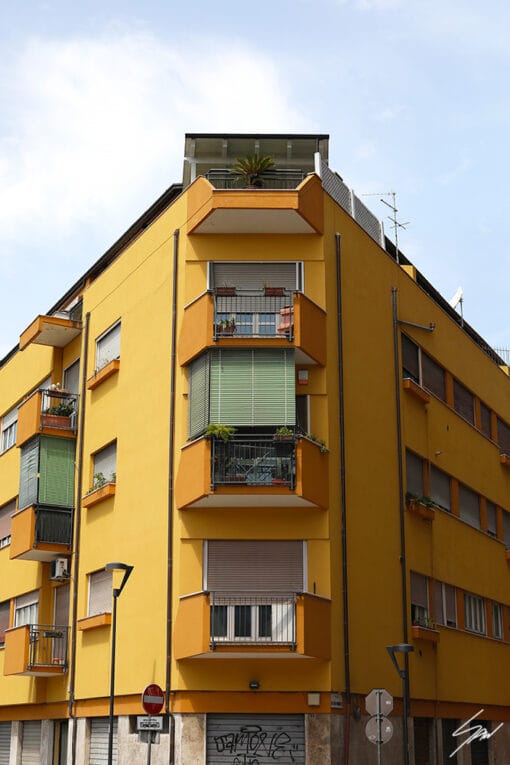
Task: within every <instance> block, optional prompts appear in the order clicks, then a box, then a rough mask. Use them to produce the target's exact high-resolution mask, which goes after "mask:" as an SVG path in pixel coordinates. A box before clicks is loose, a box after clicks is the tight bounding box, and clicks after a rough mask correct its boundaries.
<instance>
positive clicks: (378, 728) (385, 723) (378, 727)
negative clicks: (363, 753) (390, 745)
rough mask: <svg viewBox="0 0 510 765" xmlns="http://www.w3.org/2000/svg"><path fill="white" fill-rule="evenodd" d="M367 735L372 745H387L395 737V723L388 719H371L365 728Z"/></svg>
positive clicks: (376, 717)
mask: <svg viewBox="0 0 510 765" xmlns="http://www.w3.org/2000/svg"><path fill="white" fill-rule="evenodd" d="M365 734H366V737H367V738H368V740H369V741H371V742H372V744H386V743H387V742H388V741H389V740H390V738H391V737H392V736H393V723H392V722H391V720H388V719H387V718H386V717H382V718H381V717H378V716H377V715H376V716H375V717H371V718H370V720H369V721H368V722H367V724H366V726H365Z"/></svg>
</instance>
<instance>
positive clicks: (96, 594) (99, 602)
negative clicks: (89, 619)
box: [87, 569, 112, 616]
mask: <svg viewBox="0 0 510 765" xmlns="http://www.w3.org/2000/svg"><path fill="white" fill-rule="evenodd" d="M111 610H112V572H111V571H105V570H104V569H101V571H95V572H94V573H93V574H89V603H88V610H87V614H88V616H96V615H97V614H108V613H111Z"/></svg>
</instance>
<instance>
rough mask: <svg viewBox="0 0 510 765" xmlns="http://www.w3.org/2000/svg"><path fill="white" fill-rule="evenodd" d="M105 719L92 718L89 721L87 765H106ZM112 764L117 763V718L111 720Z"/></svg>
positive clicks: (106, 719) (106, 731) (106, 730)
mask: <svg viewBox="0 0 510 765" xmlns="http://www.w3.org/2000/svg"><path fill="white" fill-rule="evenodd" d="M108 731H109V720H108V718H107V717H93V718H92V720H91V721H90V750H89V765H105V764H106V765H107V763H108ZM113 762H114V763H116V762H117V718H114V720H113Z"/></svg>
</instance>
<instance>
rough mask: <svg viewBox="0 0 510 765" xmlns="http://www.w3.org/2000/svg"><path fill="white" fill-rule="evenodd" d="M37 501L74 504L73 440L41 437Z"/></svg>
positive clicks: (59, 504) (61, 505) (65, 505)
mask: <svg viewBox="0 0 510 765" xmlns="http://www.w3.org/2000/svg"><path fill="white" fill-rule="evenodd" d="M40 451H41V456H40V462H39V464H40V467H39V472H40V478H39V502H40V503H41V504H43V505H57V506H59V507H73V505H74V441H72V440H71V439H69V438H45V437H41V447H40Z"/></svg>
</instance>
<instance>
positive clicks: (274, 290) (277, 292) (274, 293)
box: [264, 285, 285, 297]
mask: <svg viewBox="0 0 510 765" xmlns="http://www.w3.org/2000/svg"><path fill="white" fill-rule="evenodd" d="M264 295H265V296H266V297H283V296H284V295H285V287H270V286H268V285H264Z"/></svg>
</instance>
